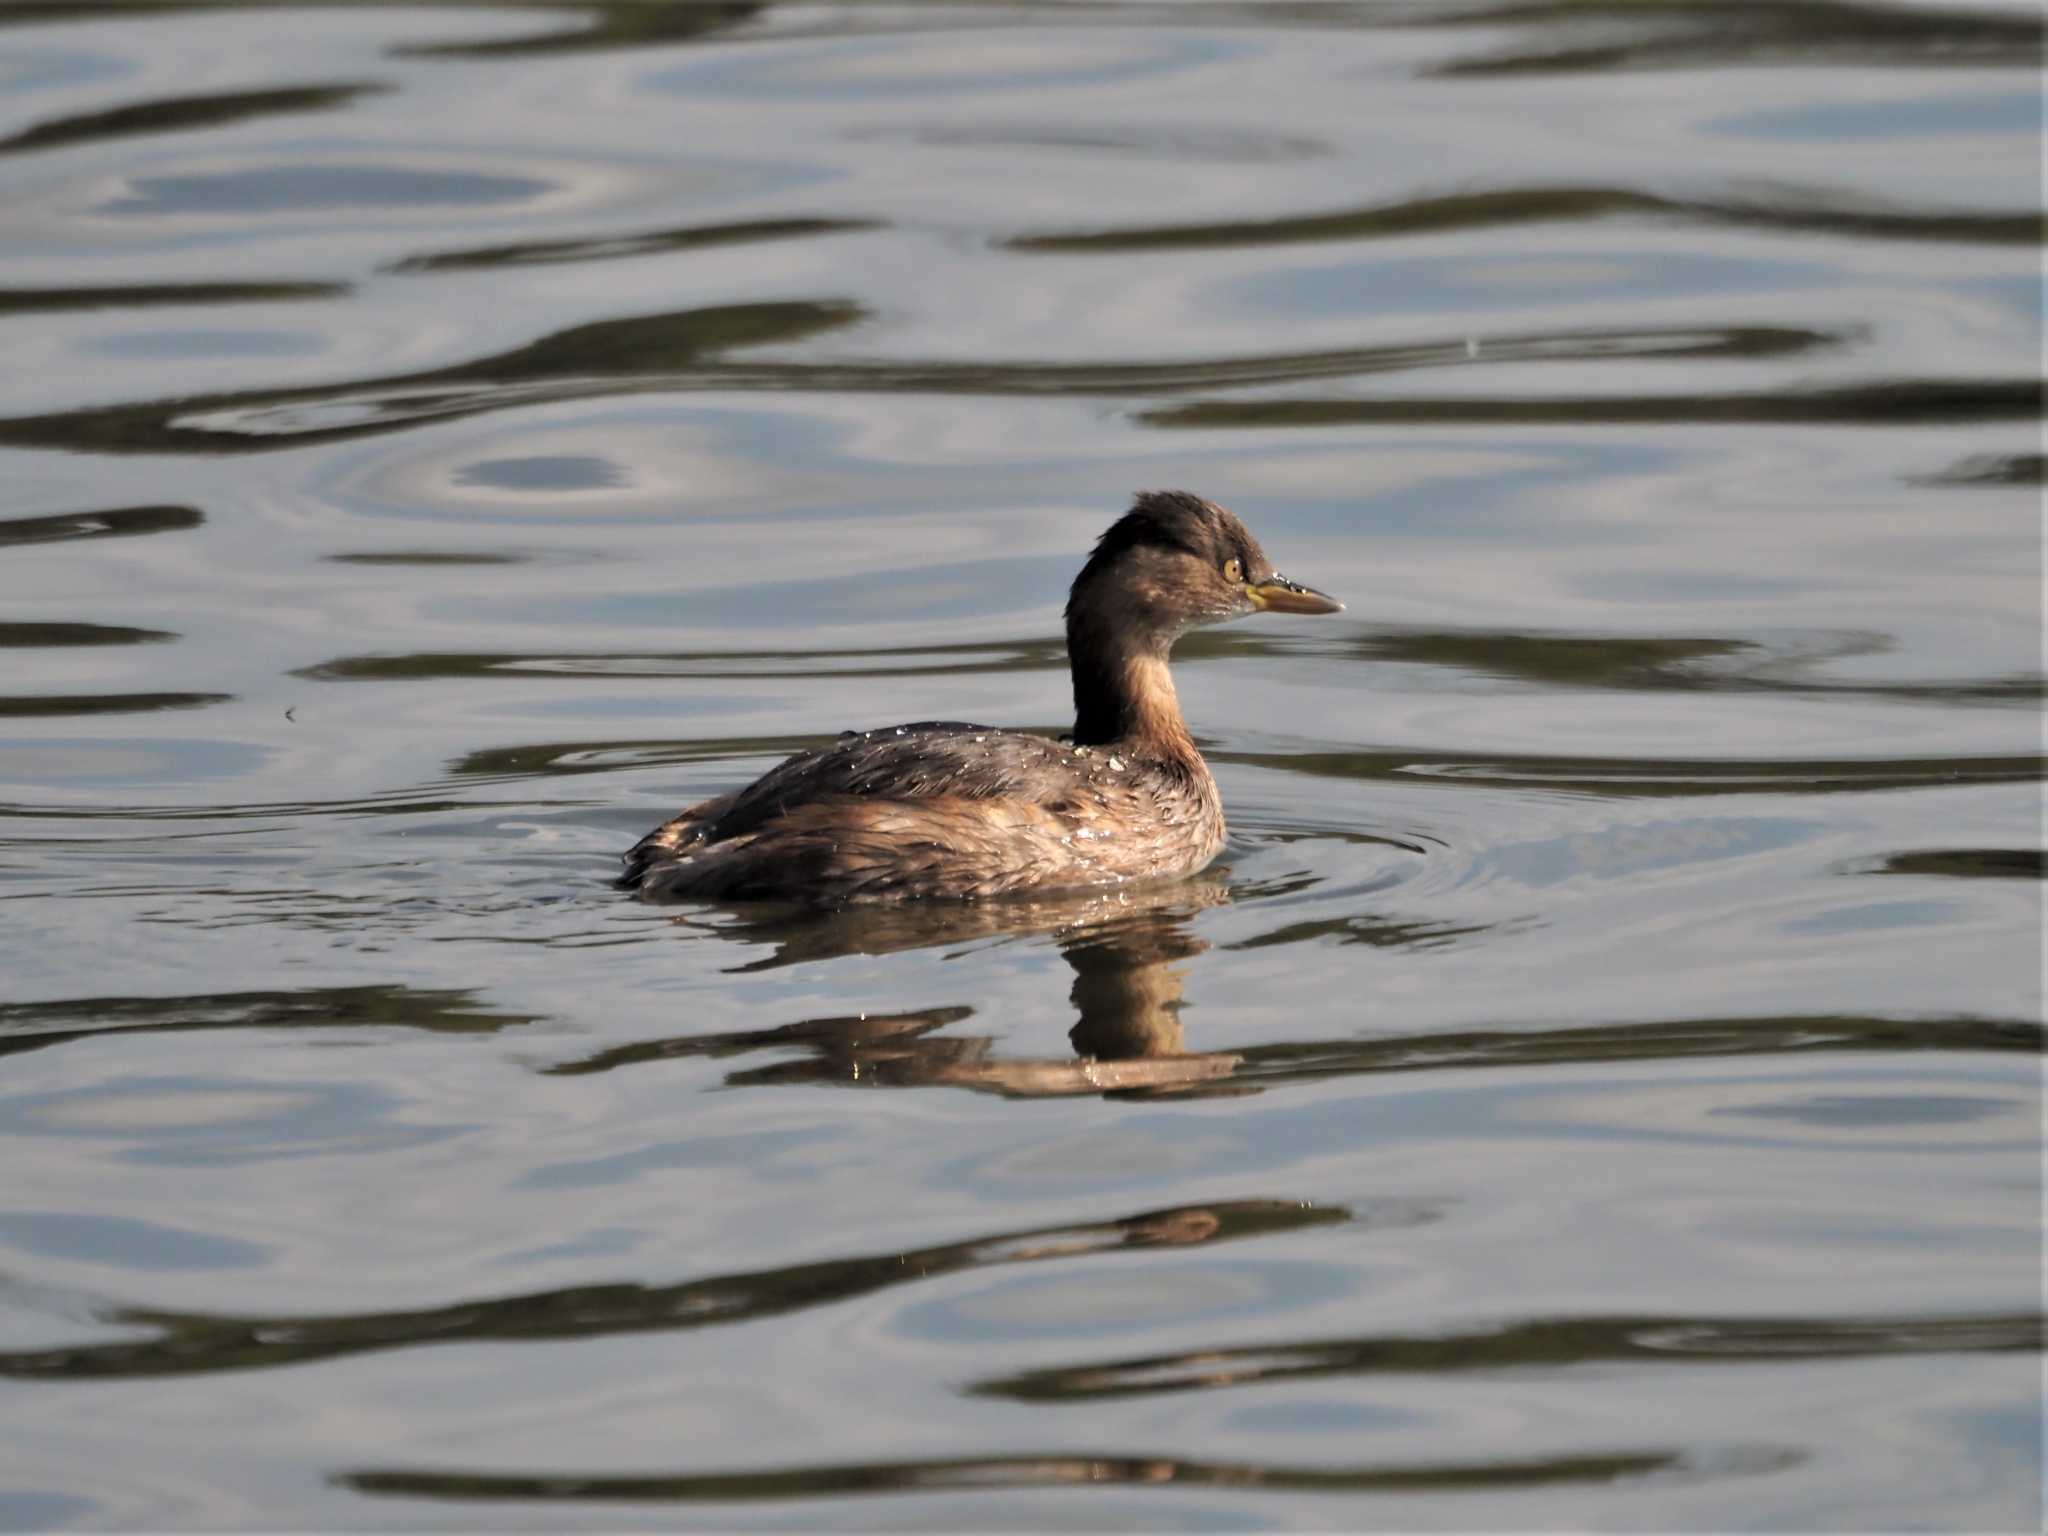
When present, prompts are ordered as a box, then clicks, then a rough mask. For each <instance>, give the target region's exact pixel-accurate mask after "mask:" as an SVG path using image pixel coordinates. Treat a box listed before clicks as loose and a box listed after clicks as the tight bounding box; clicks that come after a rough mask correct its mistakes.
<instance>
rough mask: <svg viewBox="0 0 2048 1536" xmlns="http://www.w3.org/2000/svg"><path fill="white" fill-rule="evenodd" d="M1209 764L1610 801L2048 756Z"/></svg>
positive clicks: (1982, 772)
mask: <svg viewBox="0 0 2048 1536" xmlns="http://www.w3.org/2000/svg"><path fill="white" fill-rule="evenodd" d="M1208 755H1209V759H1210V761H1211V762H1225V763H1244V764H1247V765H1250V766H1254V767H1260V768H1272V769H1279V770H1283V771H1286V772H1290V773H1307V774H1313V775H1316V776H1318V777H1321V778H1333V779H1363V780H1372V779H1386V778H1408V777H1423V778H1428V779H1430V780H1432V781H1441V782H1443V783H1445V784H1461V783H1464V784H1475V785H1479V784H1485V785H1492V786H1495V787H1501V786H1508V785H1516V786H1523V787H1527V786H1532V785H1553V786H1567V787H1569V788H1571V789H1572V790H1574V791H1575V792H1578V793H1581V794H1590V795H1608V796H1617V797H1623V796H1625V797H1637V796H1669V795H1686V796H1690V795H1754V794H1774V795H1783V794H1843V793H1848V792H1853V791H1866V792H1867V791H1872V790H1884V789H1910V788H1914V787H1916V786H1920V785H1930V784H1965V783H1967V784H2030V783H2033V782H2035V781H2036V780H2039V779H2040V778H2042V777H2043V776H2044V774H2048V757H2042V756H2037V755H2034V754H2031V753H2029V754H2024V755H2017V756H1994V757H1925V758H1913V757H1905V758H1807V759H1796V760H1785V759H1766V758H1759V759H1742V758H1734V759H1730V758H1713V759H1699V760H1689V759H1682V758H1629V757H1536V756H1516V757H1508V756H1497V757H1480V756H1476V755H1461V756H1460V757H1458V758H1455V759H1451V758H1432V757H1430V756H1429V755H1428V754H1426V753H1421V752H1295V753H1262V752H1229V751H1213V752H1210V753H1209V754H1208Z"/></svg>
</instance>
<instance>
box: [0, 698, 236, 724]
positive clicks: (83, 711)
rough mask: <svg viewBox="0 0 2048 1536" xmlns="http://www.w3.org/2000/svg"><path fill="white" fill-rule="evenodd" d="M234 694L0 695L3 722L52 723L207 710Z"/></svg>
mask: <svg viewBox="0 0 2048 1536" xmlns="http://www.w3.org/2000/svg"><path fill="white" fill-rule="evenodd" d="M233 697H234V695H233V694H231V693H25V694H11V695H9V694H0V718H13V719H18V720H25V719H52V718H57V717H61V716H67V715H141V714H151V713H154V712H155V711H157V710H160V709H204V708H206V707H207V706H208V705H212V704H225V703H227V702H228V701H229V700H230V699H232V698H233Z"/></svg>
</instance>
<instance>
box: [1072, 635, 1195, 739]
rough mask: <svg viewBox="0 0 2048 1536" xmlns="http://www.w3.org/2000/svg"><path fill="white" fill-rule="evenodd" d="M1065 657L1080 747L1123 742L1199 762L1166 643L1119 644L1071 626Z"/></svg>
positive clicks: (1076, 736) (1075, 735) (1075, 730)
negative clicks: (1070, 673)
mask: <svg viewBox="0 0 2048 1536" xmlns="http://www.w3.org/2000/svg"><path fill="white" fill-rule="evenodd" d="M1067 653H1068V661H1069V663H1070V664H1071V665H1072V667H1073V670H1074V743H1075V745H1076V746H1083V747H1094V746H1106V745H1108V744H1110V743H1111V742H1120V743H1124V744H1127V745H1129V746H1130V747H1131V748H1133V749H1134V750H1137V751H1142V752H1145V753H1148V754H1150V755H1152V756H1155V757H1164V758H1169V759H1177V760H1180V761H1183V762H1189V761H1191V762H1194V763H1199V762H1201V760H1202V759H1201V754H1200V753H1199V752H1197V751H1196V750H1195V741H1194V738H1193V737H1192V736H1190V735H1189V734H1188V727H1187V721H1186V720H1184V719H1183V718H1182V717H1181V712H1180V695H1179V694H1177V693H1175V692H1174V688H1173V674H1172V673H1171V672H1170V671H1168V670H1167V665H1166V648H1165V647H1164V646H1163V645H1159V646H1146V645H1141V644H1133V643H1130V642H1124V643H1118V642H1117V641H1116V640H1114V639H1108V638H1106V637H1103V636H1101V635H1099V634H1092V633H1090V632H1089V631H1088V629H1087V627H1085V626H1069V632H1068V635H1067Z"/></svg>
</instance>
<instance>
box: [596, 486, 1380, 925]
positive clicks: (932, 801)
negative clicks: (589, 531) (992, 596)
mask: <svg viewBox="0 0 2048 1536" xmlns="http://www.w3.org/2000/svg"><path fill="white" fill-rule="evenodd" d="M1343 606H1344V605H1343V604H1341V603H1339V602H1337V601H1336V600H1335V599H1334V598H1331V597H1328V596H1326V595H1324V594H1323V593H1321V592H1318V591H1316V590H1315V589H1314V588H1312V587H1304V586H1302V585H1301V584H1300V583H1298V582H1292V581H1289V580H1287V579H1286V578H1285V577H1284V576H1282V575H1280V573H1279V572H1277V571H1275V570H1274V569H1273V567H1272V564H1271V562H1269V561H1268V560H1267V559H1266V555H1265V552H1264V551H1263V550H1261V549H1260V548H1259V544H1258V541H1257V540H1256V539H1254V538H1253V537H1252V536H1251V534H1250V533H1249V532H1248V531H1246V529H1245V526H1244V524H1242V523H1240V522H1239V521H1238V520H1237V518H1236V517H1234V516H1233V515H1232V514H1231V513H1229V512H1227V511H1225V510H1224V509H1223V508H1222V507H1219V506H1217V505H1216V504H1215V503H1214V502H1211V501H1204V500H1203V499H1202V498H1201V497H1199V496H1194V495H1191V494H1189V493H1188V492H1186V491H1146V492H1143V493H1141V494H1140V495H1139V496H1138V498H1137V500H1136V501H1135V502H1134V503H1133V504H1132V507H1131V510H1130V511H1128V512H1126V513H1125V514H1124V515H1123V516H1122V517H1121V518H1119V519H1117V521H1116V522H1115V523H1113V524H1111V525H1110V528H1109V531H1108V532H1106V533H1104V534H1103V535H1102V537H1101V539H1099V540H1098V541H1097V542H1096V545H1095V551H1094V553H1093V554H1091V555H1090V556H1089V557H1088V563H1087V564H1086V565H1084V566H1083V567H1082V568H1081V574H1080V575H1079V576H1077V577H1075V578H1074V585H1073V588H1072V590H1071V591H1070V592H1069V593H1068V595H1067V661H1068V664H1069V666H1070V667H1071V668H1072V670H1073V674H1074V732H1073V736H1072V738H1071V741H1070V742H1069V741H1054V740H1052V739H1050V738H1049V737H1045V736H1031V735H1025V734H1022V733H1020V732H1016V731H999V730H994V729H991V728H990V727H988V726H985V725H967V724H963V723H961V722H959V721H955V720H921V721H919V722H917V723H916V724H914V725H899V726H894V727H889V728H885V729H883V730H879V731H861V732H853V731H849V732H847V733H846V734H845V735H844V736H842V737H841V738H840V739H839V740H838V741H837V742H835V743H833V744H832V745H831V746H827V747H819V748H816V749H814V750H812V751H809V752H799V753H798V754H797V755H796V756H795V757H792V758H790V759H789V760H788V761H787V762H785V763H783V764H781V765H780V766H779V767H776V768H772V769H770V770H769V771H768V772H767V773H765V774H763V775H762V776H761V777H760V778H759V779H756V780H755V781H754V782H753V783H752V784H750V785H748V786H747V787H746V788H745V789H741V790H735V791H733V792H732V793H731V794H726V795H719V796H717V797H715V798H713V799H710V800H705V801H703V802H701V803H700V804H697V805H693V806H691V807H690V808H689V809H688V810H686V811H684V812H683V813H682V814H681V815H680V816H677V817H676V818H675V819H674V820H672V821H668V822H664V823H663V824H662V825H661V826H659V827H656V828H655V829H654V830H653V831H652V832H650V833H648V834H647V835H646V836H645V837H643V838H641V839H640V841H639V842H637V843H635V844H634V845H633V847H632V848H631V849H630V850H629V851H628V852H627V853H626V855H625V861H626V873H625V875H624V877H623V878H622V879H621V881H620V884H621V885H622V886H625V887H627V888H628V889H631V890H636V891H638V892H639V893H640V895H641V896H642V897H644V898H646V899H648V900H650V901H692V900H703V901H735V900H755V899H777V900H794V901H799V902H804V903H808V904H815V905H819V906H838V905H841V904H843V903H848V902H877V901H906V900H914V899H921V898H938V899H948V900H956V901H959V900H975V899H977V898H981V897H989V896H1005V895H1010V894H1013V893H1019V892H1041V891H1056V890H1069V889H1079V888H1085V887H1089V886H1107V885H1118V884H1122V883H1125V882H1127V881H1132V880H1142V879H1154V878H1158V877H1162V876H1170V875H1184V874H1188V873H1190V872H1192V871H1194V870H1197V869H1200V868H1201V867H1202V866H1203V865H1205V864H1207V863H1208V862H1209V861H1210V860H1211V859H1213V858H1215V857H1216V854H1217V852H1218V851H1219V850H1220V849H1221V848H1222V846H1223V804H1222V801H1221V800H1220V798H1219V797H1218V795H1217V793H1216V781H1215V779H1213V778H1212V777H1210V774H1209V767H1208V764H1206V763H1204V762H1203V761H1202V754H1201V753H1200V752H1198V751H1197V750H1196V749H1195V743H1194V738H1193V737H1191V736H1189V734H1188V728H1187V724H1186V722H1185V721H1183V720H1182V719H1181V713H1180V700H1179V698H1178V696H1177V695H1176V694H1175V693H1174V690H1173V678H1172V676H1171V675H1170V674H1169V673H1168V671H1167V665H1166V658H1167V653H1168V651H1170V650H1171V649H1172V647H1173V643H1174V641H1176V640H1177V639H1179V638H1180V637H1181V635H1182V634H1184V633H1185V632H1186V631H1188V630H1189V629H1192V628H1194V627H1195V626H1196V625H1198V624H1212V623H1216V622H1217V621H1219V620H1223V619H1232V618H1237V617H1239V616H1240V615H1243V614H1248V613H1256V612H1260V611H1265V612H1269V613H1337V612H1340V611H1341V610H1342V608H1343Z"/></svg>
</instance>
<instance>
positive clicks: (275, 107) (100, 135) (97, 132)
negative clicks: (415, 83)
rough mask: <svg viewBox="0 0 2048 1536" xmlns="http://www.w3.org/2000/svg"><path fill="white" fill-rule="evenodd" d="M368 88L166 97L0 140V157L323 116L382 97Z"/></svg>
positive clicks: (51, 122) (330, 87)
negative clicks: (365, 99) (366, 97)
mask: <svg viewBox="0 0 2048 1536" xmlns="http://www.w3.org/2000/svg"><path fill="white" fill-rule="evenodd" d="M383 89H385V87H383V86H380V85H372V84H363V83H357V84H348V85H301V86H291V87H287V88H284V89H280V90H269V91H228V92H222V93H220V94H218V95H212V96H169V97H164V98H162V99H159V100H156V101H138V102H134V103H132V104H130V105H128V106H125V107H114V108H112V109H110V110H108V111H105V112H88V113H84V114H82V115H80V116H77V117H60V118H52V119H50V120H49V121H47V122H41V123H35V124H32V125H31V126H29V127H27V128H24V129H23V130H22V131H21V132H19V133H17V134H15V135H13V136H12V137H11V138H5V139H0V155H5V154H19V153H21V152H22V151H24V150H34V149H56V148H60V147H62V146H65V145H70V144H89V143H94V142H96V141H98V140H101V139H115V138H127V137H130V136H133V135H135V134H151V133H178V132H184V131H187V130H190V129H193V128H215V127H220V126H223V125H225V124H228V123H239V122H243V121H245V120H247V119H249V118H256V117H276V116H279V115H282V114H287V113H296V112H324V111H329V110H332V109H333V108H335V107H344V106H347V105H348V104H349V103H350V102H352V101H354V100H355V99H356V98H357V97H359V96H364V95H368V94H370V93H371V92H375V91H381V90H383Z"/></svg>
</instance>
